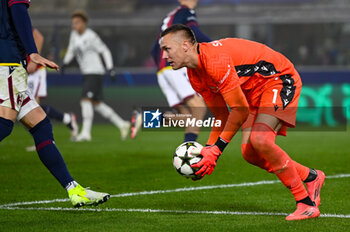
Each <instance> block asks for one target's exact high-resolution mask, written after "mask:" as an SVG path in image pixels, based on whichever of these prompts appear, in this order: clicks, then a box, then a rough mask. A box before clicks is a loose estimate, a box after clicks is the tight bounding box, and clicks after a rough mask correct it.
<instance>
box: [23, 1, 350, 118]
mask: <svg viewBox="0 0 350 232" xmlns="http://www.w3.org/2000/svg"><path fill="white" fill-rule="evenodd" d="M177 4H178V3H177V1H176V0H99V1H93V0H75V1H69V0H51V1H50V4H47V1H45V0H35V1H33V2H32V4H31V7H30V14H31V17H32V22H33V25H34V26H35V27H37V28H38V29H39V30H40V31H41V32H42V33H43V35H44V36H45V45H44V49H43V55H44V56H47V57H50V58H52V59H53V60H55V61H56V62H57V63H58V64H62V58H63V56H64V54H65V51H66V48H67V45H68V40H69V34H70V31H71V29H70V15H71V13H72V12H73V11H74V10H76V9H84V10H85V11H87V13H88V14H89V17H90V19H89V26H90V27H91V28H92V29H93V30H95V31H96V32H97V33H98V34H99V35H100V36H101V38H102V39H103V40H104V41H105V43H106V44H107V46H108V47H109V48H110V50H111V52H112V54H113V58H114V64H115V67H116V68H117V70H118V74H119V75H118V79H117V82H116V83H111V82H110V80H108V79H107V78H106V80H105V84H106V86H107V88H106V89H105V99H106V101H107V102H108V103H110V104H112V105H113V106H114V107H115V108H116V109H119V110H118V112H121V114H122V116H124V117H129V115H130V113H131V111H132V107H133V106H142V105H147V106H149V105H164V106H165V105H166V101H165V98H164V97H163V96H162V93H161V91H160V89H159V88H158V85H157V79H156V75H155V72H156V69H155V66H154V63H153V60H152V58H151V56H150V50H151V48H152V45H153V43H154V41H155V37H156V36H157V33H158V32H159V26H160V24H161V20H162V19H163V18H164V17H165V15H166V14H167V13H168V12H169V11H171V10H172V9H174V7H175V6H176V5H177ZM349 10H350V1H347V0H215V1H214V0H200V1H199V6H198V7H197V9H196V13H197V16H198V21H199V23H200V26H201V28H202V30H203V32H205V33H206V34H208V35H209V36H210V37H211V38H212V39H219V38H223V37H241V38H246V39H251V40H255V41H258V42H262V43H265V44H267V45H269V46H270V47H272V48H273V49H275V50H277V51H280V52H282V53H283V54H284V55H286V56H287V57H288V58H289V59H290V60H291V61H292V62H293V63H294V64H295V65H296V66H297V69H298V70H299V71H300V73H301V76H302V80H303V83H304V89H303V94H302V98H301V100H300V106H312V107H314V106H316V107H320V106H324V107H332V106H338V107H342V108H341V113H342V117H344V118H346V117H347V118H348V119H349V118H350V113H349V111H350V107H349V105H350V49H349V48H350V43H349V41H350V14H349ZM80 83H81V76H80V74H79V69H78V66H77V64H76V63H73V64H72V65H70V66H69V68H68V69H67V71H66V75H64V76H61V75H60V74H57V73H54V72H51V73H49V75H48V85H49V89H48V92H49V95H48V98H47V99H46V100H45V101H44V103H45V102H48V103H50V104H53V105H57V108H59V109H62V110H69V111H74V112H75V113H77V114H78V115H79V112H80V106H79V97H80ZM67 102H69V104H67ZM331 111H333V109H331V108H323V109H321V110H310V111H308V112H305V114H304V112H303V113H302V114H299V115H298V119H299V121H300V120H303V121H307V122H310V123H312V124H314V125H319V124H321V123H323V122H325V123H326V124H328V125H336V124H337V122H336V118H337V117H336V116H334V115H332V113H333V112H331ZM315 118H317V120H315ZM96 120H100V119H99V118H98V117H97V118H96Z"/></svg>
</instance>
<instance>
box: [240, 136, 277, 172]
mask: <svg viewBox="0 0 350 232" xmlns="http://www.w3.org/2000/svg"><path fill="white" fill-rule="evenodd" d="M241 151H242V155H243V158H244V159H245V160H246V161H247V162H248V163H250V164H252V165H255V166H257V167H259V168H262V169H265V170H266V171H268V172H272V169H271V167H270V165H269V163H268V162H267V161H266V160H265V159H264V158H262V157H261V156H260V155H259V154H258V153H257V152H256V151H255V150H254V148H253V146H252V145H251V144H250V143H247V144H242V145H241Z"/></svg>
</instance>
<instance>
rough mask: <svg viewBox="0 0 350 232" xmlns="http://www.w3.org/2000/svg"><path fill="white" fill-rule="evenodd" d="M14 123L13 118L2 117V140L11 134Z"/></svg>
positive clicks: (0, 137)
mask: <svg viewBox="0 0 350 232" xmlns="http://www.w3.org/2000/svg"><path fill="white" fill-rule="evenodd" d="M13 124H14V123H13V122H12V121H11V120H9V119H5V118H2V117H0V142H1V141H2V140H3V139H4V138H6V137H7V136H9V135H10V134H11V132H12V129H13Z"/></svg>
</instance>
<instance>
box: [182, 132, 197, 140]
mask: <svg viewBox="0 0 350 232" xmlns="http://www.w3.org/2000/svg"><path fill="white" fill-rule="evenodd" d="M197 137H198V135H197V134H194V133H186V134H185V139H184V142H189V141H196V140H197Z"/></svg>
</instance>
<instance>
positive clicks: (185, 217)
mask: <svg viewBox="0 0 350 232" xmlns="http://www.w3.org/2000/svg"><path fill="white" fill-rule="evenodd" d="M54 133H55V137H56V144H57V145H58V147H59V149H60V150H61V152H62V154H63V156H64V158H65V161H66V163H67V166H68V168H69V170H70V172H71V174H72V175H73V177H74V178H75V179H76V180H77V181H78V182H79V183H80V184H82V185H83V186H86V187H87V186H89V187H91V188H92V189H93V190H96V191H106V192H109V193H110V194H114V195H115V194H122V193H134V192H136V193H137V192H142V191H151V190H171V189H177V188H183V187H199V186H212V185H224V184H238V183H247V182H257V181H261V180H277V178H276V177H275V176H273V175H271V174H269V173H267V172H265V171H263V170H260V169H259V168H257V167H254V166H251V165H249V164H248V163H246V162H245V161H244V160H243V158H242V156H241V154H240V145H239V144H240V135H239V134H238V135H237V136H236V137H235V138H234V140H233V141H232V142H231V144H230V145H229V146H228V148H227V149H226V150H225V152H224V154H223V156H222V157H221V158H220V160H219V161H218V165H217V166H216V169H215V171H214V172H213V174H212V175H211V176H206V177H205V178H204V179H203V180H201V181H197V182H193V181H191V180H188V179H185V178H183V177H181V176H180V175H179V174H178V173H177V172H176V171H175V170H174V168H173V167H172V153H173V151H174V149H175V148H176V146H177V145H179V144H180V143H181V142H182V138H183V133H182V132H143V133H141V134H140V135H139V136H138V137H137V138H136V139H135V140H131V139H128V140H127V141H124V142H122V141H120V139H119V132H118V130H117V129H115V128H114V127H112V126H110V125H108V124H106V125H94V126H93V141H92V142H90V143H86V142H85V143H72V142H70V141H69V139H68V138H69V132H68V130H67V129H66V128H65V127H64V126H61V125H58V124H54ZM207 136H208V132H203V133H202V134H201V135H200V138H199V142H200V143H202V144H204V143H205V141H206V138H207ZM277 141H278V144H279V145H280V146H281V147H282V148H284V149H285V150H286V151H287V152H288V153H289V154H290V156H291V157H292V158H294V159H295V160H296V161H299V162H300V163H302V164H305V165H307V166H310V167H314V168H318V169H322V170H323V171H324V172H325V173H326V175H328V176H331V175H337V174H348V173H350V146H349V141H350V133H349V132H348V131H343V132H289V134H288V137H286V138H278V140H277ZM29 145H32V138H31V137H30V136H29V134H28V133H27V132H26V131H25V129H24V128H23V127H22V126H19V125H17V126H15V128H14V131H13V133H12V135H11V136H10V137H8V138H6V139H5V140H4V141H3V142H2V143H0V167H1V168H0V183H1V185H0V186H1V187H0V205H4V204H8V203H15V202H27V201H42V200H52V199H63V198H66V197H67V195H66V192H65V191H64V190H63V189H62V188H61V187H60V185H59V184H58V182H57V181H56V180H55V179H54V178H53V177H52V176H51V175H50V174H49V172H48V171H47V170H46V168H45V167H44V166H43V165H42V164H41V162H40V160H39V159H38V157H37V154H36V153H35V152H29V153H28V152H26V151H25V147H26V146H29ZM321 196H322V205H321V206H320V210H321V213H322V214H337V215H349V214H350V201H349V196H350V178H349V177H347V178H337V179H336V178H333V179H331V178H330V179H328V180H326V185H325V187H324V188H323V189H322V193H321ZM18 207H20V208H28V207H29V208H31V209H32V210H28V209H27V210H24V209H12V210H9V209H4V208H2V209H1V206H0V231H177V232H178V231H342V232H343V231H347V230H349V228H350V227H349V226H350V218H334V217H330V218H325V217H323V218H322V217H321V218H317V219H311V220H306V221H296V222H287V221H285V219H284V217H285V216H283V215H280V216H279V215H227V214H209V213H194V212H192V213H191V212H188V211H227V212H263V213H273V214H276V213H291V212H293V211H294V210H295V202H294V200H293V197H292V195H291V194H290V193H289V191H288V190H287V189H286V188H285V187H284V186H283V185H282V184H281V183H274V184H262V185H253V186H240V187H229V188H212V189H203V190H196V191H182V192H168V193H158V194H149V195H134V196H124V197H112V198H111V199H110V200H109V201H108V202H107V203H105V204H104V205H101V206H99V207H98V208H99V209H107V208H108V209H110V210H111V211H101V212H97V211H82V210H72V211H68V210H60V209H61V208H71V205H70V202H56V203H47V204H31V205H20V206H18ZM59 207H61V208H59ZM38 208H46V209H52V210H38ZM84 209H85V208H84ZM87 209H96V207H87ZM116 209H118V210H120V209H157V210H163V212H134V211H129V212H125V211H112V210H116ZM164 211H165V212H164ZM176 211H180V212H176Z"/></svg>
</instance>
